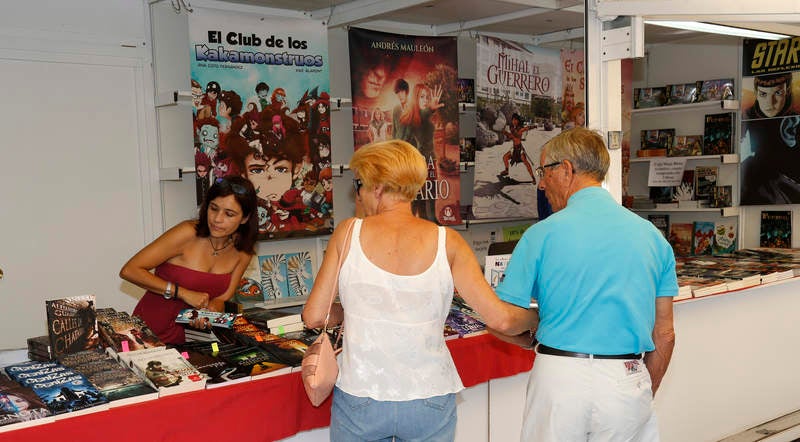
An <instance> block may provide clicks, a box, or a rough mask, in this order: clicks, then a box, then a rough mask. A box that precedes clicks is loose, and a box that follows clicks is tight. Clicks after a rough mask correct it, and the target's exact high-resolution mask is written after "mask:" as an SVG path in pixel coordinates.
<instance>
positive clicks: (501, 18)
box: [434, 8, 552, 35]
mask: <svg viewBox="0 0 800 442" xmlns="http://www.w3.org/2000/svg"><path fill="white" fill-rule="evenodd" d="M551 11H552V9H545V8H528V9H523V10H521V11H516V12H509V13H508V14H501V15H495V16H493V17H486V18H482V19H479V20H469V21H463V22H456V23H445V24H443V25H436V26H434V31H435V33H436V35H446V34H452V33H456V32H461V31H468V30H470V29H475V28H479V27H481V26H488V25H493V24H496V23H503V22H507V21H510V20H517V19H520V18H525V17H530V16H532V15H538V14H543V13H545V12H551Z"/></svg>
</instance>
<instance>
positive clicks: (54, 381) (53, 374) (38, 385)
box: [6, 363, 108, 415]
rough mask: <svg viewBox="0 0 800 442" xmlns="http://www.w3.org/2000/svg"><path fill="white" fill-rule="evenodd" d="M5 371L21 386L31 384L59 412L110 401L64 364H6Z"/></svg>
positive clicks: (51, 407) (48, 405)
mask: <svg viewBox="0 0 800 442" xmlns="http://www.w3.org/2000/svg"><path fill="white" fill-rule="evenodd" d="M44 364H46V365H44ZM6 373H8V375H9V376H11V377H12V378H13V379H14V380H15V381H17V382H18V383H20V384H21V385H23V386H25V387H30V388H31V389H32V390H33V392H34V393H36V395H37V396H38V397H39V398H41V399H42V402H44V404H45V405H46V406H47V408H48V409H49V410H50V412H51V413H53V414H56V415H57V414H62V413H70V412H76V411H79V410H84V409H88V408H92V407H96V406H102V405H105V404H107V403H108V399H107V398H106V397H105V396H103V394H102V393H100V391H99V390H98V389H97V388H96V387H95V386H94V385H92V383H91V382H89V380H88V379H86V377H85V376H83V375H82V374H80V373H78V372H76V371H74V370H72V369H71V368H68V367H65V366H63V365H61V364H57V363H43V364H37V363H33V364H28V363H22V364H12V365H10V366H8V367H6Z"/></svg>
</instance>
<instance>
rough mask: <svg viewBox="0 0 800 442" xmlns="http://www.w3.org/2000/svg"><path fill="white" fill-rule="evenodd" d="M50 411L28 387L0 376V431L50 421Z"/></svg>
mask: <svg viewBox="0 0 800 442" xmlns="http://www.w3.org/2000/svg"><path fill="white" fill-rule="evenodd" d="M50 416H51V413H50V410H48V408H47V406H46V405H45V404H44V402H43V401H42V399H41V398H40V397H39V396H37V395H36V393H34V391H33V390H32V389H31V388H29V387H24V386H22V385H20V384H18V383H17V382H14V381H12V380H10V379H8V378H6V377H5V376H0V431H6V430H13V429H17V428H23V427H26V426H30V425H34V424H39V423H45V422H51V421H52V418H50Z"/></svg>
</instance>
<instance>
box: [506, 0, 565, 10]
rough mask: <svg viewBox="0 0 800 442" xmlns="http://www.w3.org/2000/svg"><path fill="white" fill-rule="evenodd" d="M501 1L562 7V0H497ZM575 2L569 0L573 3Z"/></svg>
mask: <svg viewBox="0 0 800 442" xmlns="http://www.w3.org/2000/svg"><path fill="white" fill-rule="evenodd" d="M499 1H500V2H502V3H513V4H515V5H524V6H530V7H535V8H547V9H561V8H563V7H564V4H565V2H564V0H499ZM573 3H575V2H569V4H573Z"/></svg>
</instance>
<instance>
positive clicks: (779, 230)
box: [759, 210, 792, 248]
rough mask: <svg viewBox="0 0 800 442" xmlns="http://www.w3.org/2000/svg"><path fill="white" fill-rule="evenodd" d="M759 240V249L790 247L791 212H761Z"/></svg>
mask: <svg viewBox="0 0 800 442" xmlns="http://www.w3.org/2000/svg"><path fill="white" fill-rule="evenodd" d="M759 239H760V241H759V244H760V246H761V247H776V248H789V247H791V246H792V212H791V211H790V210H762V211H761V234H760V238H759Z"/></svg>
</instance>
